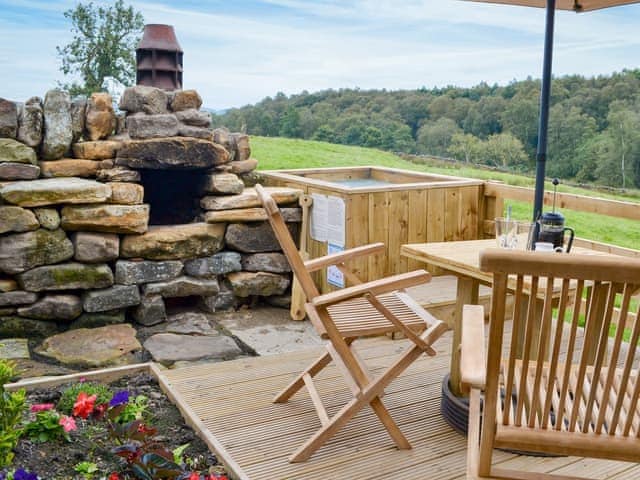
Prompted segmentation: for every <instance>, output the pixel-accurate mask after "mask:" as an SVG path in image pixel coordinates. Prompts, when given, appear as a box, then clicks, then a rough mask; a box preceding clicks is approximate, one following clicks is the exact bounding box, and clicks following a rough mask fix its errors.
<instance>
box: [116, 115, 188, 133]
mask: <svg viewBox="0 0 640 480" xmlns="http://www.w3.org/2000/svg"><path fill="white" fill-rule="evenodd" d="M127 131H128V132H129V136H130V137H131V138H133V139H145V138H162V137H175V136H176V135H178V120H177V119H176V116H175V115H173V114H172V113H164V114H161V115H144V114H136V115H130V116H128V117H127Z"/></svg>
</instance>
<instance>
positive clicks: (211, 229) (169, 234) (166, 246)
mask: <svg viewBox="0 0 640 480" xmlns="http://www.w3.org/2000/svg"><path fill="white" fill-rule="evenodd" d="M224 231H225V225H221V224H216V225H213V224H208V223H189V224H186V225H170V226H152V227H149V230H148V231H147V232H146V233H144V234H142V235H128V236H125V237H123V239H122V242H121V244H120V255H121V256H122V257H123V258H144V259H147V260H179V259H184V260H186V259H191V258H199V257H206V256H209V255H213V254H214V253H217V252H218V251H219V250H221V249H222V245H223V241H224Z"/></svg>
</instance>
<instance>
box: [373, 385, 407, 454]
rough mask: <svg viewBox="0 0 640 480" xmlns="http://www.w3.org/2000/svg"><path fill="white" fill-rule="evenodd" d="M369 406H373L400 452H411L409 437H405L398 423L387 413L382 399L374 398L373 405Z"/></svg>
mask: <svg viewBox="0 0 640 480" xmlns="http://www.w3.org/2000/svg"><path fill="white" fill-rule="evenodd" d="M369 405H371V408H372V409H373V411H374V412H375V413H376V415H377V416H378V418H379V419H380V421H381V422H382V424H383V425H384V426H385V428H386V429H387V432H388V433H389V435H390V436H391V438H392V439H393V441H394V442H395V444H396V446H397V447H398V448H399V449H400V450H410V449H411V448H412V447H411V444H410V443H409V440H407V437H405V436H404V434H403V433H402V431H401V430H400V427H398V425H397V424H396V422H395V421H394V420H393V418H392V417H391V415H390V414H389V412H388V411H387V407H385V406H384V404H383V403H382V400H381V399H380V397H376V398H374V399H373V400H372V401H371V403H369Z"/></svg>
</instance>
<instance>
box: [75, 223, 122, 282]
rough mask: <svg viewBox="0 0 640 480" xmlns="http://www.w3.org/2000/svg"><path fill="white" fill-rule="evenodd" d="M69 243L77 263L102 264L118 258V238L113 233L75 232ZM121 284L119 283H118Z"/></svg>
mask: <svg viewBox="0 0 640 480" xmlns="http://www.w3.org/2000/svg"><path fill="white" fill-rule="evenodd" d="M71 241H72V242H73V248H74V250H75V256H74V258H75V259H76V260H77V261H78V262H84V263H103V262H110V261H112V260H115V259H117V258H118V254H119V253H120V238H119V237H118V235H116V234H115V233H95V232H77V233H75V234H73V235H72V237H71ZM118 283H121V282H118Z"/></svg>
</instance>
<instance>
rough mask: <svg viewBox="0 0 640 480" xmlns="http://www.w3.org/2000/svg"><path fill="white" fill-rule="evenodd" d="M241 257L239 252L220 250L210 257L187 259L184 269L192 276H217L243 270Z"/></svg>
mask: <svg viewBox="0 0 640 480" xmlns="http://www.w3.org/2000/svg"><path fill="white" fill-rule="evenodd" d="M241 258H242V257H241V256H240V254H239V253H237V252H219V253H216V254H215V255H212V256H210V257H205V258H195V259H193V260H187V261H186V262H185V264H184V270H185V272H186V273H187V275H190V276H192V277H203V278H215V277H216V276H218V275H225V274H227V273H230V272H238V271H240V270H242V265H241V263H240V261H241Z"/></svg>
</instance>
